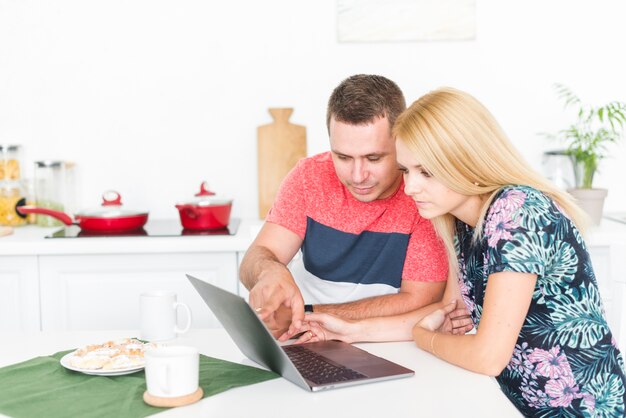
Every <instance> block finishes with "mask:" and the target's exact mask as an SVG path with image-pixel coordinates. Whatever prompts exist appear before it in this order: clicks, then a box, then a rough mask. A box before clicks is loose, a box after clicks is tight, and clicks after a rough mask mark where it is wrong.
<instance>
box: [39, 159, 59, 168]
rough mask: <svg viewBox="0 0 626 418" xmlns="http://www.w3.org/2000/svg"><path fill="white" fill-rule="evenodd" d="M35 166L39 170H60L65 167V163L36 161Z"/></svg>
mask: <svg viewBox="0 0 626 418" xmlns="http://www.w3.org/2000/svg"><path fill="white" fill-rule="evenodd" d="M35 165H36V166H37V167H38V168H44V167H52V168H59V167H62V166H63V161H55V160H43V161H35Z"/></svg>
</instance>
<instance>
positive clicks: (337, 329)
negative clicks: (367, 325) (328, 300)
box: [279, 313, 358, 344]
mask: <svg viewBox="0 0 626 418" xmlns="http://www.w3.org/2000/svg"><path fill="white" fill-rule="evenodd" d="M357 324H358V323H357V322H355V321H351V320H347V319H341V318H339V317H336V316H334V315H330V314H325V313H310V314H306V316H305V317H304V321H303V322H302V326H301V327H300V328H299V329H297V330H295V331H294V332H292V331H291V330H290V331H287V332H286V333H285V334H283V335H282V336H281V337H280V338H279V340H280V341H286V340H287V339H289V338H291V337H292V336H293V335H297V334H300V333H302V335H300V337H299V338H298V339H297V340H296V342H295V343H296V344H300V343H308V342H315V341H329V340H339V341H345V342H347V343H351V342H353V341H354V339H353V337H352V335H353V333H354V332H355V331H356V328H357Z"/></svg>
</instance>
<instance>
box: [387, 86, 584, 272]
mask: <svg viewBox="0 0 626 418" xmlns="http://www.w3.org/2000/svg"><path fill="white" fill-rule="evenodd" d="M393 134H394V136H395V137H396V139H397V140H399V141H402V142H403V143H404V144H405V145H406V146H407V148H409V149H410V150H411V151H412V152H413V153H414V154H415V155H416V156H417V157H418V160H419V162H420V164H421V165H422V166H423V167H424V168H425V169H427V170H428V171H429V172H430V173H431V174H432V175H433V177H435V178H436V179H437V180H438V181H440V182H441V183H442V184H443V185H445V186H446V187H447V188H449V189H451V190H453V191H455V192H457V193H461V194H463V195H467V196H474V195H479V196H483V197H484V204H483V206H482V208H481V212H480V216H479V220H478V223H477V225H476V227H475V229H474V239H478V238H480V237H481V235H482V226H483V220H484V217H485V214H486V212H487V209H488V208H489V205H490V204H491V201H492V200H493V198H494V197H495V195H496V194H497V193H498V191H499V190H500V189H502V188H503V187H505V186H509V185H525V186H530V187H533V188H535V189H537V190H540V191H541V192H543V193H545V194H546V195H548V196H549V197H550V198H552V199H553V200H554V201H555V202H556V203H557V204H558V205H559V206H560V207H561V208H562V209H563V210H564V211H565V213H566V214H567V216H568V217H569V218H570V219H571V220H572V221H573V222H574V224H576V225H577V227H578V228H579V229H581V230H582V228H583V226H584V224H585V223H586V215H585V214H584V213H583V212H582V210H581V209H580V208H579V207H578V206H577V205H576V204H575V203H574V200H573V199H572V197H571V196H570V195H569V194H567V193H565V192H563V191H561V190H560V189H558V188H557V187H556V186H554V185H553V184H552V183H551V182H549V181H548V180H547V179H546V178H545V177H543V176H542V175H541V174H539V173H538V172H536V171H535V170H533V169H532V168H531V167H530V165H529V164H528V163H527V162H526V161H525V160H524V159H523V158H522V156H521V155H520V153H519V152H518V151H517V150H516V149H515V148H514V147H513V145H512V144H511V142H510V141H509V139H508V138H507V136H506V134H505V133H504V131H503V130H502V128H500V125H499V124H498V122H497V121H496V120H495V118H494V117H493V115H492V114H491V113H490V112H489V111H488V110H487V108H485V106H483V105H482V104H481V103H480V102H479V101H478V100H476V99H475V98H474V97H473V96H471V95H469V94H467V93H465V92H463V91H460V90H456V89H453V88H449V87H445V88H440V89H437V90H434V91H431V92H430V93H428V94H426V95H424V96H422V97H420V98H419V99H418V100H416V101H415V102H414V103H413V104H412V105H411V106H410V107H409V108H408V109H407V110H405V111H404V112H403V113H402V114H401V115H400V116H399V117H398V119H397V120H396V123H395V125H394V128H393ZM432 223H433V225H434V227H435V230H436V231H437V234H438V235H439V236H440V237H441V239H442V240H443V242H444V244H445V246H446V250H447V253H448V260H449V263H450V273H451V274H452V273H456V272H457V271H458V265H457V255H456V252H455V248H454V233H455V230H454V228H455V218H454V216H453V215H451V214H445V215H441V216H437V217H435V218H433V219H432Z"/></svg>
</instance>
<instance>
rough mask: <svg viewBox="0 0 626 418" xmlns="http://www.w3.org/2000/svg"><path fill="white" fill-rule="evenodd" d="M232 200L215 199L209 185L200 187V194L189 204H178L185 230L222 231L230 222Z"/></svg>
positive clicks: (205, 184)
mask: <svg viewBox="0 0 626 418" xmlns="http://www.w3.org/2000/svg"><path fill="white" fill-rule="evenodd" d="M232 203H233V202H232V200H230V199H223V198H219V197H215V193H213V192H212V191H210V190H208V188H207V183H206V182H203V183H202V184H201V185H200V192H199V193H196V198H195V199H193V200H192V201H189V202H183V203H178V204H176V209H178V213H179V214H180V222H181V224H182V225H183V228H185V229H190V230H194V231H201V230H210V229H222V228H226V227H227V226H228V223H229V222H230V210H231V207H232Z"/></svg>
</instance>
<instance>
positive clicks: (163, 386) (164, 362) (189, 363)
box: [144, 345, 200, 398]
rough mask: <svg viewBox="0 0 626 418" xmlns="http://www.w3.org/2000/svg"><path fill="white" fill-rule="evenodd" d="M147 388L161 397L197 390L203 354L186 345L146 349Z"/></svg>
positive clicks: (181, 394) (180, 394)
mask: <svg viewBox="0 0 626 418" xmlns="http://www.w3.org/2000/svg"><path fill="white" fill-rule="evenodd" d="M144 357H145V359H146V387H147V389H148V393H149V394H150V395H152V396H157V397H160V398H174V397H179V396H186V395H190V394H192V393H194V392H195V391H197V390H198V380H199V377H200V355H199V354H198V349H197V348H195V347H187V346H182V345H181V346H170V347H156V348H151V349H148V350H146V352H145V354H144Z"/></svg>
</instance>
